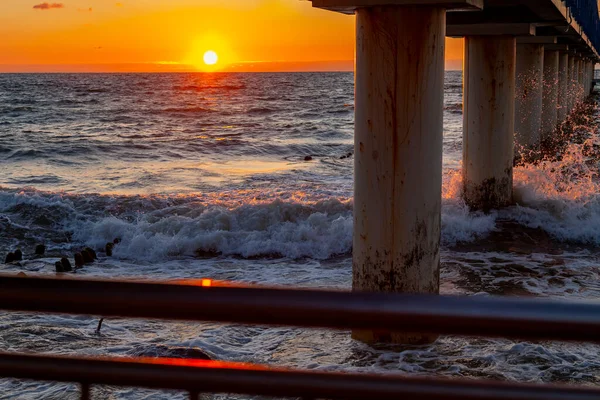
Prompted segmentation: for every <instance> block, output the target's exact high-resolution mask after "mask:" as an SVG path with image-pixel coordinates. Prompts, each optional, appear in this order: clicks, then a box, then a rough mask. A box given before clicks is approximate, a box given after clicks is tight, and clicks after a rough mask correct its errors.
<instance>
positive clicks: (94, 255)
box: [85, 247, 98, 260]
mask: <svg viewBox="0 0 600 400" xmlns="http://www.w3.org/2000/svg"><path fill="white" fill-rule="evenodd" d="M85 251H87V252H88V253H89V255H90V256H92V259H94V260H97V259H98V256H97V255H96V251H95V250H94V249H91V248H89V247H86V248H85Z"/></svg>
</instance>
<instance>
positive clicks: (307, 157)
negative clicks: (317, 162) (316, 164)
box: [304, 156, 313, 161]
mask: <svg viewBox="0 0 600 400" xmlns="http://www.w3.org/2000/svg"><path fill="white" fill-rule="evenodd" d="M312 159H313V158H312V157H311V156H306V157H304V161H312Z"/></svg>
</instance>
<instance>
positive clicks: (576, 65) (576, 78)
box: [572, 57, 579, 108]
mask: <svg viewBox="0 0 600 400" xmlns="http://www.w3.org/2000/svg"><path fill="white" fill-rule="evenodd" d="M572 95H573V108H575V107H577V104H579V57H575V63H574V64H573V94H572Z"/></svg>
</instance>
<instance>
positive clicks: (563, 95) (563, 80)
mask: <svg viewBox="0 0 600 400" xmlns="http://www.w3.org/2000/svg"><path fill="white" fill-rule="evenodd" d="M568 72H569V53H567V52H566V51H561V52H560V55H559V57H558V112H557V120H558V123H561V122H563V121H564V120H565V119H566V118H567V114H568V107H569V105H568V100H567V99H568V93H569V91H568V90H567V88H568V84H567V83H568Z"/></svg>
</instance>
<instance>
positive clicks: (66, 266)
mask: <svg viewBox="0 0 600 400" xmlns="http://www.w3.org/2000/svg"><path fill="white" fill-rule="evenodd" d="M60 263H61V265H62V269H63V271H64V272H71V271H73V267H72V266H71V261H69V259H68V258H67V257H63V258H61V259H60Z"/></svg>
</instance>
